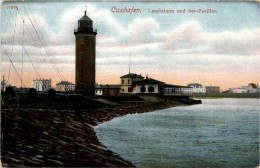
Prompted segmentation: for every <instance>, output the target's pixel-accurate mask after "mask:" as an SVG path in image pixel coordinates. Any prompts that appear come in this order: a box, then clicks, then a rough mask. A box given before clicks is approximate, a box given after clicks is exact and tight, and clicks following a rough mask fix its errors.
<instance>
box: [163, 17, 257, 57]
mask: <svg viewBox="0 0 260 168" xmlns="http://www.w3.org/2000/svg"><path fill="white" fill-rule="evenodd" d="M200 27H201V26H200V24H199V23H198V22H196V21H190V22H187V23H184V24H183V25H180V26H179V27H177V28H175V29H173V30H172V31H171V32H170V33H169V34H162V35H161V37H163V38H164V39H165V40H164V42H163V43H162V45H161V48H162V49H163V50H168V51H171V52H173V53H182V54H223V55H254V54H257V53H260V45H259V44H260V29H259V28H256V29H251V30H250V29H248V30H242V31H237V32H231V31H225V32H218V33H205V32H202V31H201V30H200Z"/></svg>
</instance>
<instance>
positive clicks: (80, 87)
mask: <svg viewBox="0 0 260 168" xmlns="http://www.w3.org/2000/svg"><path fill="white" fill-rule="evenodd" d="M79 89H80V90H81V91H84V90H85V86H84V83H80V84H79Z"/></svg>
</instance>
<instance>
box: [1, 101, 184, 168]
mask: <svg viewBox="0 0 260 168" xmlns="http://www.w3.org/2000/svg"><path fill="white" fill-rule="evenodd" d="M177 105H183V104H182V103H179V102H174V101H172V102H157V103H151V104H145V105H134V106H127V107H125V106H124V107H123V106H119V107H113V108H111V107H110V108H101V109H92V110H81V111H80V112H79V111H77V112H76V111H72V110H54V109H52V110H50V109H2V111H1V120H2V122H1V130H2V137H1V138H2V140H1V143H2V144H1V161H2V164H3V166H4V167H21V166H30V167H35V166H36V167H42V166H44V167H49V166H50V167H57V166H58V167H133V166H134V165H132V164H131V163H130V162H129V161H126V160H124V159H122V158H121V157H119V156H118V155H116V154H115V153H113V152H112V151H110V150H108V149H107V148H106V147H105V146H104V145H102V144H101V143H100V142H99V140H98V138H97V136H96V134H95V131H94V129H93V128H94V126H96V125H98V124H100V123H102V122H104V121H108V120H110V119H112V118H114V117H119V116H123V115H126V114H132V113H143V112H149V111H154V110H158V109H164V108H168V107H173V106H177Z"/></svg>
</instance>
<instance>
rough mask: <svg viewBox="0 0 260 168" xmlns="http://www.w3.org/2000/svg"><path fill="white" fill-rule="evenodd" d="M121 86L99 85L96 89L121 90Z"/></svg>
mask: <svg viewBox="0 0 260 168" xmlns="http://www.w3.org/2000/svg"><path fill="white" fill-rule="evenodd" d="M120 88H121V85H108V84H106V85H97V86H96V89H120Z"/></svg>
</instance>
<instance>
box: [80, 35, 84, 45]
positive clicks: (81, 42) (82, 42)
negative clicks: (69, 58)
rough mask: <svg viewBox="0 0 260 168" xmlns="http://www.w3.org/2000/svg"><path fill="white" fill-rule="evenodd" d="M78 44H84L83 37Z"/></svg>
mask: <svg viewBox="0 0 260 168" xmlns="http://www.w3.org/2000/svg"><path fill="white" fill-rule="evenodd" d="M80 44H84V36H80Z"/></svg>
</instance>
